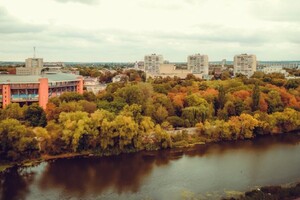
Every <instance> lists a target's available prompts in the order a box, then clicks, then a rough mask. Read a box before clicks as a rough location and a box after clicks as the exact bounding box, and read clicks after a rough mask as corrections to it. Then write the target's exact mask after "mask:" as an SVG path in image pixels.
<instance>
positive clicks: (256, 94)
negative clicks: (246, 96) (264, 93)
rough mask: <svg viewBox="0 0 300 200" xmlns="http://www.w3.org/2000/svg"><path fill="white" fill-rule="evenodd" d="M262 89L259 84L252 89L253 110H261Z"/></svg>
mask: <svg viewBox="0 0 300 200" xmlns="http://www.w3.org/2000/svg"><path fill="white" fill-rule="evenodd" d="M259 101H260V90H259V86H258V84H255V86H254V88H253V91H252V111H253V112H254V111H256V110H259Z"/></svg>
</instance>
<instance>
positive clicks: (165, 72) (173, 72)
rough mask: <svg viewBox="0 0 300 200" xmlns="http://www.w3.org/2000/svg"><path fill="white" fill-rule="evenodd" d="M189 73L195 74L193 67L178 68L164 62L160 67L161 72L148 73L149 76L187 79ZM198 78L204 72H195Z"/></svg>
mask: <svg viewBox="0 0 300 200" xmlns="http://www.w3.org/2000/svg"><path fill="white" fill-rule="evenodd" d="M188 74H193V71H192V69H190V70H189V69H176V66H175V65H174V64H162V65H160V67H159V73H155V74H152V73H146V76H147V78H149V77H163V78H165V77H168V76H169V77H175V76H176V77H179V78H181V79H185V78H186V76H187V75H188ZM193 75H195V76H196V77H198V78H202V74H193Z"/></svg>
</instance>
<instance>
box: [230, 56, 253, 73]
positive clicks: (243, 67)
mask: <svg viewBox="0 0 300 200" xmlns="http://www.w3.org/2000/svg"><path fill="white" fill-rule="evenodd" d="M256 66H257V61H256V56H255V55H248V54H240V55H236V56H234V61H233V73H234V76H236V74H244V75H246V76H248V77H250V76H252V75H253V73H254V72H255V71H256Z"/></svg>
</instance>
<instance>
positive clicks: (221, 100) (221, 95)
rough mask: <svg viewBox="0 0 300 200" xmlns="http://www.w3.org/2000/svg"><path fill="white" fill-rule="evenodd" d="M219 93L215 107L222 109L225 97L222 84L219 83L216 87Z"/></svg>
mask: <svg viewBox="0 0 300 200" xmlns="http://www.w3.org/2000/svg"><path fill="white" fill-rule="evenodd" d="M218 91H219V94H218V100H217V109H216V110H218V109H223V108H224V105H225V102H226V98H225V89H224V87H223V85H221V86H220V87H219V88H218Z"/></svg>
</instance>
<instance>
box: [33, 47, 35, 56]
mask: <svg viewBox="0 0 300 200" xmlns="http://www.w3.org/2000/svg"><path fill="white" fill-rule="evenodd" d="M33 58H35V47H33Z"/></svg>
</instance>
